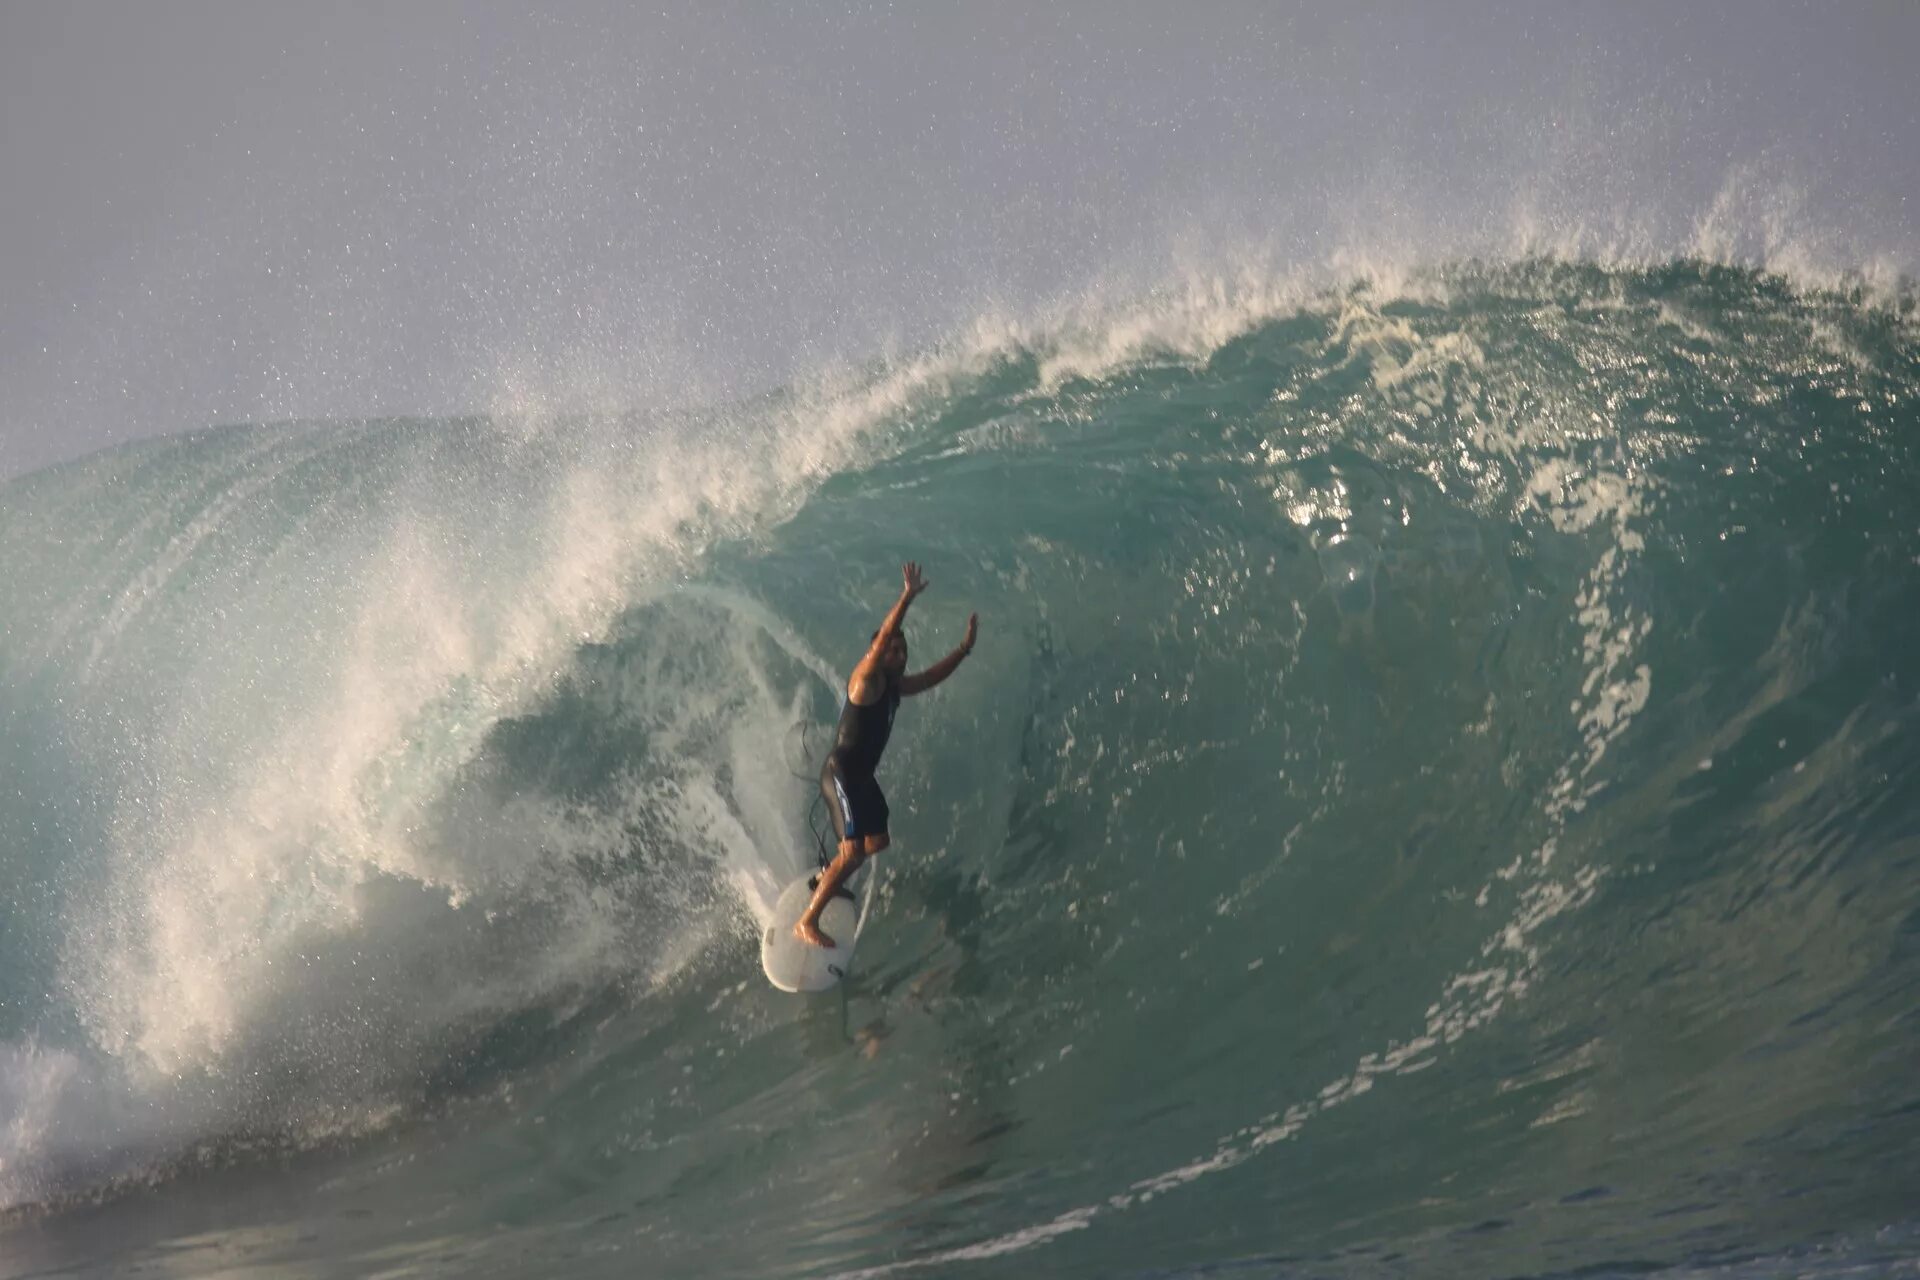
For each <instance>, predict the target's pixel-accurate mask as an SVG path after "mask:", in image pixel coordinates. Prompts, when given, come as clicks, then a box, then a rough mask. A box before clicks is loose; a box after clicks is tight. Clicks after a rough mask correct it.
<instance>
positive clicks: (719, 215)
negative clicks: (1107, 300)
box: [0, 0, 1920, 476]
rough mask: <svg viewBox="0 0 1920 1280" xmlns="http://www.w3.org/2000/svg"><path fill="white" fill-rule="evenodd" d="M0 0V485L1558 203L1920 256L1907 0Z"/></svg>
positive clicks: (575, 400) (711, 390)
mask: <svg viewBox="0 0 1920 1280" xmlns="http://www.w3.org/2000/svg"><path fill="white" fill-rule="evenodd" d="M520 7H521V6H517V5H516V6H506V5H482V4H459V5H453V4H430V3H417V2H414V3H406V4H398V5H375V4H353V5H348V4H322V3H313V2H311V0H308V2H306V3H299V4H286V5H280V4H262V3H248V4H239V3H235V4H209V3H182V2H180V0H169V2H168V3H166V4H144V3H132V2H129V3H125V4H112V5H107V4H74V3H59V4H46V3H38V2H37V0H0V131H3V133H0V183H4V187H0V191H3V192H4V194H3V196H0V476H5V475H11V474H17V473H19V472H21V471H24V470H29V469H32V468H34V467H38V466H41V465H45V464H46V463H49V462H52V461H56V460H59V459H62V458H66V457H71V456H74V455H76V454H79V453H84V452H87V451H90V450H92V449H95V448H98V447H100V446H102V445H104V444H108V443H112V442H116V441H121V440H126V439H130V438H134V437H137V436H141V435H150V434H154V433H158V432H166V431H175V430H181V429H186V428H191V427H197V426H203V425H206V424H209V423H212V422H221V421H237V420H262V419H279V418H288V417H311V416H346V415H357V414H381V413H404V412H425V413H447V412H459V411H463V410H476V409H478V410H487V409H492V408H501V407H514V406H519V407H527V406H532V407H541V406H547V407H553V406H559V407H567V406H582V405H597V406H612V405H623V404H633V403H639V402H646V401H649V400H667V401H684V400H689V399H694V400H697V399H702V398H705V397H709V396H713V395H719V394H724V393H726V392H727V391H728V390H731V389H738V388H745V387H752V386H759V385H765V384H766V383H768V382H770V381H775V380H779V379H782V378H785V377H787V376H791V375H792V374H793V373H795V372H805V371H806V370H808V369H810V368H812V367H815V366H817V365H818V364H819V363H821V362H822V361H825V360H827V359H830V358H833V357H835V356H844V357H850V358H860V357H863V356H865V355H868V354H871V353H873V352H875V351H877V350H879V349H880V347H881V346H882V345H883V344H884V343H887V342H906V343H915V342H922V341H926V340H927V339H928V338H929V337H931V336H937V335H938V334H939V333H940V332H941V331H943V330H944V329H945V328H946V327H948V326H951V325H954V324H956V323H960V322H962V321H964V320H965V319H967V318H969V317H970V316H973V315H976V314H978V313H980V312H983V311H992V310H1002V311H1011V312H1014V313H1016V314H1017V313H1020V312H1021V311H1022V310H1023V309H1028V308H1032V307H1034V306H1036V305H1039V304H1040V303H1041V302H1043V301H1044V300H1046V299H1048V298H1051V297H1055V296H1062V295H1065V296H1071V295H1074V294H1076V293H1077V292H1079V291H1083V290H1086V289H1089V288H1092V287H1094V284H1095V283H1096V282H1100V281H1106V282H1107V285H1106V287H1108V288H1110V289H1111V288H1122V289H1124V288H1137V287H1144V286H1146V285H1150V284H1152V283H1154V282H1155V281H1156V280H1157V279H1159V278H1161V277H1162V276H1164V274H1165V273H1167V272H1169V271H1171V270H1174V269H1175V268H1174V267H1173V266H1172V265H1169V264H1171V263H1184V264H1186V265H1187V266H1188V267H1195V266H1197V267H1198V268H1200V269H1232V268H1233V267H1234V266H1235V265H1236V263H1237V262H1238V261H1239V260H1241V258H1242V257H1243V256H1244V254H1245V252H1246V250H1247V249H1248V247H1249V246H1258V247H1261V248H1264V249H1265V250H1266V251H1268V252H1269V253H1270V254H1271V255H1272V256H1273V258H1274V259H1275V260H1276V261H1278V262H1280V263H1282V264H1287V263H1303V264H1308V265H1312V264H1316V263H1327V262H1334V261H1337V260H1340V259H1339V255H1341V254H1343V253H1346V254H1351V253H1356V252H1357V253H1361V254H1379V253H1388V254H1397V255H1401V256H1410V257H1413V258H1416V259H1417V258H1420V257H1428V258H1439V257H1444V256H1446V255H1447V254H1449V253H1451V252H1457V251H1460V250H1462V249H1473V248H1481V249H1486V248H1493V249H1496V250H1497V249H1502V248H1513V247H1515V246H1517V245H1519V244H1522V243H1524V241H1523V240H1522V236H1523V234H1525V233H1528V232H1531V233H1533V234H1536V235H1539V234H1544V235H1545V236H1546V237H1547V238H1548V239H1549V240H1553V239H1557V238H1566V239H1568V240H1570V241H1573V240H1577V241H1578V242H1579V243H1582V244H1584V245H1587V246H1600V247H1604V246H1607V245H1617V246H1620V247H1623V248H1625V249H1628V250H1630V251H1633V252H1649V251H1653V252H1681V251H1685V250H1686V249H1687V248H1688V247H1689V245H1691V244H1693V243H1694V242H1695V241H1696V240H1697V238H1698V229H1699V227H1700V226H1701V224H1702V223H1703V221H1705V222H1707V223H1709V224H1710V225H1712V226H1714V227H1717V228H1719V229H1720V230H1721V231H1722V232H1723V233H1724V236H1723V238H1725V239H1726V242H1727V243H1730V244H1732V246H1733V247H1734V248H1735V249H1736V250H1738V251H1740V252H1743V253H1765V252H1767V251H1768V250H1769V247H1770V244H1771V247H1772V249H1774V250H1775V251H1778V250H1779V249H1780V247H1781V246H1782V245H1787V246H1789V247H1792V248H1794V249H1795V250H1796V251H1805V252H1808V253H1811V254H1813V255H1814V256H1815V257H1817V258H1819V259H1820V260H1821V261H1823V262H1826V263H1827V264H1828V265H1847V264H1851V263H1855V262H1858V263H1861V264H1867V263H1871V262H1874V261H1879V262H1881V263H1882V264H1885V263H1892V264H1893V265H1895V266H1897V267H1904V268H1909V269H1910V268H1911V266H1912V264H1913V263H1914V262H1915V261H1916V256H1917V255H1916V252H1915V251H1916V246H1920V234H1917V233H1916V226H1917V225H1920V88H1916V85H1920V74H1916V70H1915V68H1916V66H1920V4H1914V3H1909V2H1907V0H1887V2H1886V3H1879V4H1855V5H1848V4H1837V5H1830V4H1797V3H1796V4H1766V3H1762V2H1760V0H1751V2H1749V0H1740V2H1738V3H1727V4H1686V5H1672V4H1667V3H1659V4H1634V5H1604V4H1598V3H1591V2H1589V3H1580V4H1564V5H1548V4H1514V5H1509V6H1498V7H1495V6H1483V5H1471V6H1462V5H1456V4H1443V3H1433V2H1431V0H1407V2H1405V3H1395V4H1382V5H1372V6H1359V7H1355V6H1349V5H1344V4H1342V5H1335V4H1321V5H1312V6H1293V5H1272V4H1260V5H1253V4H1180V5H1173V4H1165V5H1153V6H1148V5H1121V4H1114V3H1099V4H1088V5H1081V6H1064V7H1063V6H1057V5H1046V6H1041V5H1031V4H990V5H931V4H929V5H925V6H909V5H901V6H891V5H881V4H873V5H855V6H835V7H833V8H832V9H831V10H827V9H825V8H824V7H823V8H821V9H818V10H816V9H814V8H813V7H812V6H804V5H780V6H775V5H771V4H769V5H764V6H760V5H753V6H733V5H711V4H701V5H698V6H686V7H685V9H684V11H683V12H678V13H675V12H668V13H666V14H661V13H658V12H654V11H641V10H639V9H637V8H634V7H632V6H629V5H624V4H605V5H599V4H587V3H569V4H566V5H562V6H555V7H556V8H557V9H559V10H560V12H559V13H558V14H557V15H556V14H549V15H530V14H527V13H524V12H519V11H518V10H519V9H520Z"/></svg>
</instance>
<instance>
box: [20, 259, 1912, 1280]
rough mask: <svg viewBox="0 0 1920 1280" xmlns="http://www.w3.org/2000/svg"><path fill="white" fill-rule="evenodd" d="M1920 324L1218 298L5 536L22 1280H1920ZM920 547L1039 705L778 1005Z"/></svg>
mask: <svg viewBox="0 0 1920 1280" xmlns="http://www.w3.org/2000/svg"><path fill="white" fill-rule="evenodd" d="M1915 321H1916V315H1915V310H1914V304H1913V301H1912V299H1911V296H1910V295H1907V294H1903V293H1898V292H1895V293H1891V294H1889V293H1885V292H1870V291H1867V290H1865V289H1863V288H1850V287H1847V286H1845V285H1844V283H1842V284H1841V285H1839V286H1827V287H1814V286H1810V285H1791V284H1789V283H1787V282H1786V281H1784V280H1781V279H1779V278H1777V277H1773V276H1769V275H1763V274H1755V273H1752V272H1748V271H1744V270H1736V269H1731V268H1725V267H1717V266H1711V265H1706V264H1701V263H1697V262H1685V261H1682V262H1674V263H1670V264H1666V265H1661V266H1657V267H1651V268H1632V269H1629V268H1622V267H1602V266H1598V265H1594V264H1589V263H1580V262H1555V261H1532V262H1525V263H1518V264H1511V265H1504V266H1487V265H1474V264H1461V265H1456V266H1453V267H1448V268H1444V269H1436V270H1431V271H1427V272H1416V273H1412V274H1411V275H1410V276H1408V277H1407V278H1405V279H1403V280H1400V281H1398V282H1395V283H1393V284H1391V285H1389V284H1387V283H1383V282H1379V281H1373V282H1367V281H1358V282H1348V283H1344V284H1338V285H1334V286H1326V285H1320V286H1316V287H1313V288H1306V287H1298V288H1295V287H1283V286H1281V285H1279V284H1260V283H1257V282H1249V281H1247V280H1239V281H1208V280H1200V281H1193V282H1184V283H1182V284H1180V285H1178V286H1177V287H1169V288H1168V289H1167V290H1165V291H1164V292H1162V293H1160V294H1156V295H1150V296H1147V297H1143V298H1141V299H1138V300H1136V301H1134V302H1132V303H1128V304H1125V305H1121V304H1109V305H1106V306H1104V307H1101V308H1089V309H1086V310H1083V311H1081V312H1076V313H1072V314H1066V315H1062V316H1060V317H1057V318H1055V319H1052V320H1048V321H1045V322H1038V321H1036V322H1031V323H1022V324H1014V323H1001V324H982V325H980V326H978V327H977V328H976V329H974V330H972V331H970V332H968V333H967V334H965V335H962V336H960V337H956V338H955V339H954V340H953V341H951V342H950V343H948V344H946V345H944V346H942V347H939V348H937V349H934V350H931V351H929V352H926V353H925V354H923V355H921V356H918V357H915V358H913V359H903V360H896V361H892V362H886V363H876V364H874V365H872V366H870V367H867V368H862V369H855V370H843V371H841V372H839V373H837V374H834V375H832V376H830V377H828V376H823V377H822V378H820V379H819V380H818V381H817V382H814V383H811V384H808V385H804V386H796V387H792V388H789V389H786V390H784V391H782V392H780V393H778V394H773V395H768V396H765V397H762V398H760V399H757V400H753V401H751V402H747V403H742V404H735V405H730V406H724V407H719V408H713V409H708V410H702V411H684V412H677V413H672V414H667V413H659V414H649V413H640V412H636V413H634V414H632V415H629V416H626V417H621V418H617V419H592V420H562V421H535V422H526V421H507V420H504V419H502V420H470V421H431V422H428V421H386V422H369V423H314V424H299V425H288V426H276V427H234V428H224V429H218V430H212V431H206V432H199V433H195V434H191V435H185V436H179V437H174V438H171V439H167V440H162V441H156V442H150V443H144V444H138V445H132V446H127V447H123V448H119V449H115V450H110V451H108V452H105V453H101V454H96V455H94V456H93V457H90V458H87V459H83V460H81V461H79V462H76V463H72V464H68V465H65V466H62V467H58V468H54V469H52V470H49V471H44V472H40V473H37V474H34V475H30V476H27V477H24V478H21V479H18V480H15V481H12V482H10V483H8V484H7V485H6V486H4V487H3V488H0V539H4V546H5V547H6V549H7V552H8V559H9V561H10V564H9V571H8V573H7V574H6V575H5V576H4V577H3V578H0V626H3V627H4V630H3V631H0V671H3V672H4V684H0V723H3V724H4V728H5V732H4V733H3V734H0V776H4V777H5V778H6V779H7V780H8V785H5V786H0V889H4V891H5V892H4V893H0V904H4V905H0V911H3V912H4V915H3V916H0V975H3V976H0V1204H4V1205H6V1206H8V1208H7V1210H6V1217H5V1218H4V1220H0V1221H4V1224H5V1225H4V1226H0V1273H4V1274H7V1275H27V1274H49V1273H52V1274H86V1275H92V1274H124V1273H131V1272H132V1271H134V1270H136V1269H145V1270H149V1271H150V1270H158V1271H162V1272H165V1273H169V1274H172V1273H179V1274H225V1275H265V1274H274V1275H298V1276H333V1275H339V1276H348V1275H365V1274H374V1273H378V1274H386V1275H462V1276H468V1275H502V1276H505V1275H551V1274H568V1275H631V1274H642V1275H649V1276H656V1275H657V1276H679V1275H687V1276H694V1275H699V1276H790V1275H791V1276H830V1275H849V1274H851V1275H890V1274H894V1273H896V1272H898V1273H903V1274H916V1273H917V1274H937V1275H955V1276H981V1277H987V1276H1025V1275H1033V1274H1046V1275H1061V1276H1109V1275H1124V1276H1197V1275H1242V1274H1244V1275H1287V1276H1291V1275H1340V1276H1349V1275H1351V1276H1371V1275H1421V1276H1431V1275H1437V1276H1452V1275H1460V1276H1468V1275H1507V1276H1518V1275H1549V1274H1566V1273H1576V1272H1577V1273H1581V1274H1632V1273H1639V1272H1644V1271H1648V1270H1662V1269H1672V1270H1673V1271H1674V1273H1675V1274H1685V1275H1693V1274H1706V1275H1771V1274H1778V1273H1780V1272H1783V1271H1792V1272H1796V1273H1799V1272H1807V1273H1813V1274H1828V1273H1831V1274H1880V1273H1885V1272H1890V1271H1894V1270H1900V1269H1903V1268H1904V1269H1905V1270H1908V1271H1910V1270H1911V1269H1913V1268H1914V1266H1915V1265H1916V1259H1917V1258H1920V1244H1916V1237H1915V1234H1914V1231H1915V1227H1916V1223H1917V1222H1920V1216H1917V1214H1916V1210H1917V1209H1920V1204H1916V1199H1915V1193H1914V1186H1915V1179H1914V1174H1915V1155H1914V1153H1915V1151H1916V1150H1920V1146H1917V1143H1920V1072H1916V1070H1915V1063H1916V1061H1920V1022H1916V1017H1917V1016H1920V1014H1917V1012H1916V1000H1915V994H1914V993H1915V992H1916V991H1917V990H1920V874H1916V872H1920V792H1917V791H1916V787H1915V783H1916V770H1920V749H1916V747H1915V745H1914V743H1915V738H1914V732H1913V731H1914V728H1915V725H1916V721H1917V720H1920V704H1917V703H1916V696H1917V695H1920V610H1917V609H1916V607H1915V603H1914V602H1915V601H1916V599H1920V500H1917V499H1916V497H1915V495H1916V493H1920V455H1917V454H1916V438H1917V437H1916V431H1920V331H1917V330H1916V323H1915ZM910 557H911V558H914V559H918V560H921V561H922V562H923V563H925V564H926V566H927V571H928V573H929V576H930V577H931V578H932V580H933V589H932V591H931V592H930V593H929V594H928V595H927V596H926V597H924V598H923V600H922V601H921V602H920V603H919V604H918V605H916V607H915V609H914V611H913V614H912V616H911V618H910V620H909V634H910V637H911V640H912V643H913V646H914V656H915V665H916V666H917V665H920V664H921V663H924V662H927V661H930V660H931V659H932V658H934V657H936V656H938V655H939V654H941V653H943V652H945V650H946V649H947V648H948V647H950V646H951V645H953V644H954V643H957V642H958V640H959V637H960V635H961V631H962V628H963V625H964V621H965V618H966V615H967V613H968V612H969V611H972V610H977V611H978V612H979V614H980V617H981V637H980V643H979V648H978V650H977V652H976V654H975V656H974V658H973V659H972V661H970V662H969V663H968V664H967V665H966V666H965V667H964V668H963V669H962V670H961V672H960V673H959V674H958V675H957V676H956V677H955V678H954V680H953V681H951V682H950V683H949V684H947V685H946V686H944V687H943V688H941V689H940V690H938V691H937V692H936V693H934V694H932V695H929V696H928V697H926V698H924V699H921V700H916V701H914V702H911V703H909V704H908V705H907V706H906V707H904V708H903V710H902V712H901V716H900V720H899V724H898V726H897V729H896V732H895V735H894V745H893V747H892V749H891V750H890V752H889V755H888V758H887V761H886V763H885V765H884V766H883V771H882V781H883V783H884V785H885V786H886V788H887V791H888V795H889V798H890V801H891V804H892V809H893V814H894V844H895V847H894V848H893V849H892V850H890V851H889V852H888V853H887V854H886V855H884V856H883V858H882V859H881V862H880V864H879V879H878V882H877V889H876V894H875V904H876V905H875V911H874V915H873V916H872V918H871V919H870V921H869V923H868V926H867V930H866V932H865V934H864V935H863V937H862V941H861V949H860V959H859V964H858V969H857V972H856V973H855V975H854V977H853V979H852V981H851V982H850V983H849V984H848V986H847V988H846V992H845V998H844V999H839V998H834V997H828V998H817V999H810V1000H808V999H797V998H794V997H789V996H783V995H780V994H779V993H776V992H774V991H772V990H770V989H769V988H768V987H767V985H766V984H765V983H764V982H763V981H762V980H761V978H760V975H759V972H758V967H757V964H756V962H755V939H756V938H757V935H758V931H759V929H760V927H761V924H762V922H763V920H764V918H765V916H766V913H767V908H768V905H769V904H770V903H771V901H772V898H773V896H774V894H775V893H776V892H777V890H778V887H779V886H780V884H781V883H782V882H783V881H784V880H785V879H787V878H788V877H789V876H791V875H792V874H793V873H794V872H795V871H796V870H797V869H798V868H799V867H801V866H803V865H805V863H806V862H807V861H808V860H809V859H810V858H811V856H812V837H811V836H810V835H809V834H808V820H809V816H810V815H809V805H810V803H811V800H812V797H813V794H814V788H813V782H812V773H813V770H814V768H815V767H816V766H817V755H818V751H819V749H820V746H821V744H822V743H823V741H824V737H823V731H824V728H825V726H827V725H828V724H830V722H831V717H832V715H833V712H834V710H835V700H836V686H837V683H838V681H839V679H840V678H841V676H842V675H843V673H844V670H845V668H846V667H847V666H848V664H849V663H850V662H851V661H852V659H853V658H854V656H855V655H856V654H857V652H858V651H859V649H860V647H861V645H862V643H863V641H864V638H865V636H866V635H867V633H868V632H869V631H870V630H871V628H872V627H873V626H874V625H875V624H876V621H877V619H878V617H879V615H880V614H881V612H882V611H883V610H884V608H885V607H886V605H887V604H888V603H889V602H890V600H891V597H892V594H893V592H894V591H895V590H896V589H897V583H898V565H899V562H900V561H901V560H903V559H907V558H910ZM1902 1273H1904V1271H1903V1272H1902Z"/></svg>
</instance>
